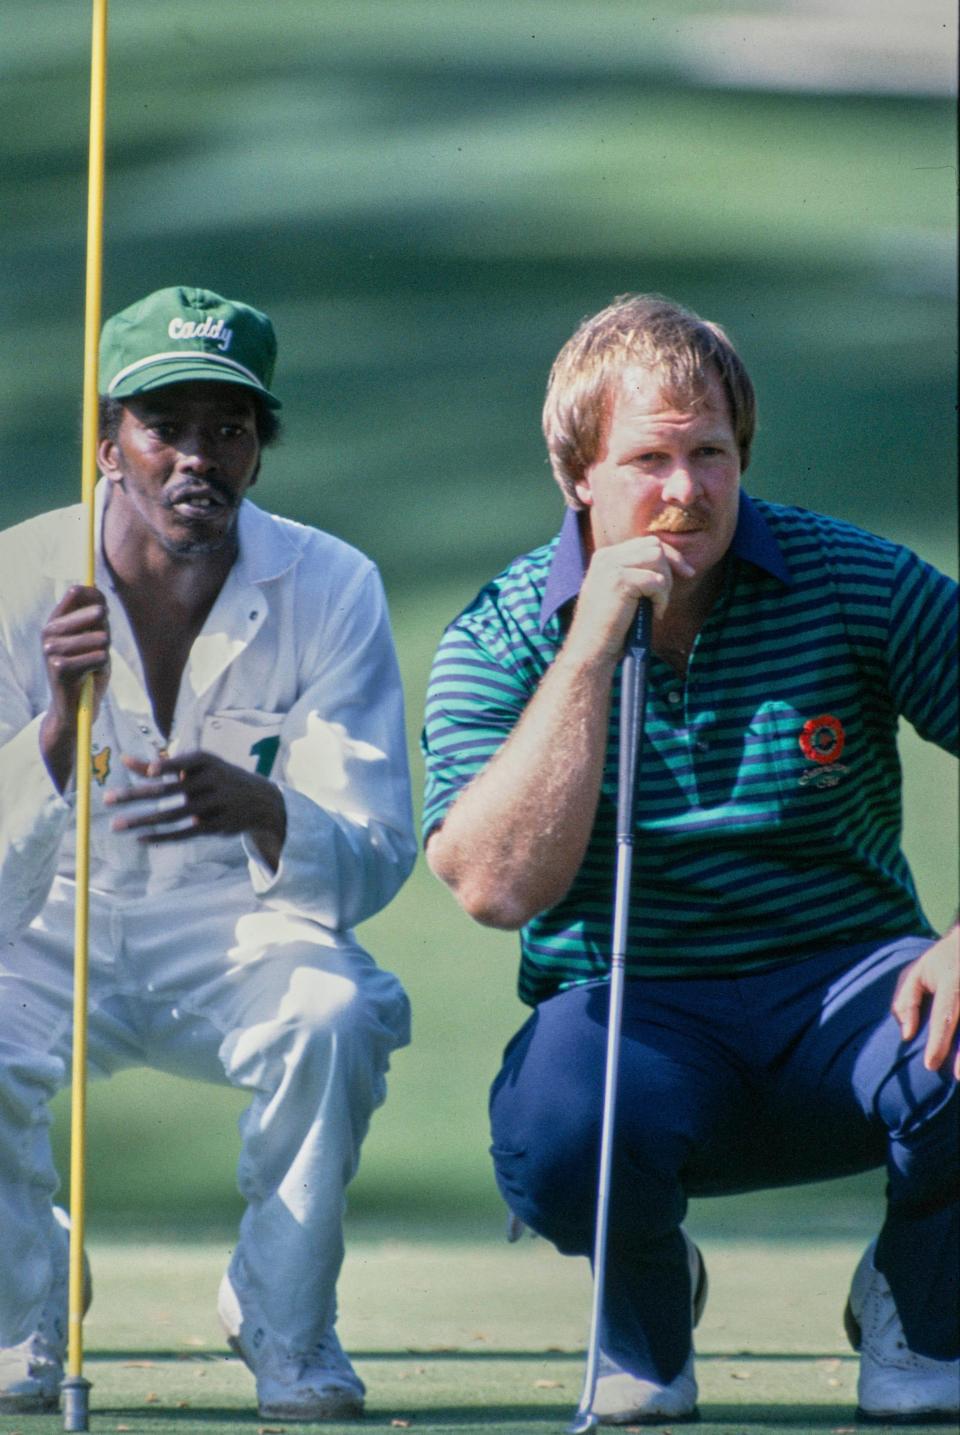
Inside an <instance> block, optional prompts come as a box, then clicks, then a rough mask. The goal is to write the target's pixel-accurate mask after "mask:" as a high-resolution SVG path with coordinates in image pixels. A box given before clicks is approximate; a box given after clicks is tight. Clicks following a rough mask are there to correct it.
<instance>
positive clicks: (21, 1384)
mask: <svg viewBox="0 0 960 1435" xmlns="http://www.w3.org/2000/svg"><path fill="white" fill-rule="evenodd" d="M53 1214H54V1218H55V1219H56V1222H57V1225H58V1226H59V1227H60V1229H61V1231H62V1232H63V1239H62V1244H61V1246H60V1248H59V1249H58V1251H57V1253H56V1258H55V1265H54V1273H53V1280H52V1282H51V1285H50V1291H49V1294H48V1295H47V1299H46V1301H45V1302H44V1304H43V1307H42V1309H41V1311H40V1319H39V1320H38V1322H37V1328H36V1330H35V1331H34V1332H33V1334H32V1335H29V1336H28V1337H27V1339H26V1340H23V1341H21V1342H20V1344H19V1345H11V1346H7V1347H6V1348H5V1349H0V1414H3V1415H35V1414H40V1413H42V1412H43V1411H50V1410H56V1409H57V1408H58V1406H59V1404H60V1382H61V1380H62V1379H63V1358H64V1356H65V1354H66V1350H67V1281H68V1275H69V1264H68V1249H69V1238H70V1237H69V1232H70V1219H69V1217H68V1216H67V1213H66V1211H64V1210H61V1208H60V1207H59V1206H54V1208H53ZM92 1299H93V1283H92V1281H91V1278H90V1263H89V1261H88V1260H87V1256H86V1252H84V1257H83V1310H84V1314H86V1312H87V1311H88V1310H89V1309H90V1302H91V1300H92Z"/></svg>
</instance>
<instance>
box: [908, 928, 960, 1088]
mask: <svg viewBox="0 0 960 1435" xmlns="http://www.w3.org/2000/svg"><path fill="white" fill-rule="evenodd" d="M892 1010H893V1014H894V1016H895V1017H896V1019H897V1021H898V1022H899V1023H900V1033H901V1035H902V1037H903V1039H904V1041H910V1040H911V1038H912V1037H914V1036H916V1034H917V1032H918V1031H919V1029H920V1024H921V1022H922V1021H923V1019H924V1016H926V1018H927V1045H926V1049H925V1051H924V1054H923V1064H924V1066H925V1067H926V1068H927V1070H928V1071H937V1070H939V1068H940V1067H941V1066H942V1065H943V1064H944V1062H945V1061H947V1060H948V1058H949V1056H950V1048H951V1046H952V1045H954V1044H955V1040H956V1035H957V1025H958V1022H960V927H956V926H954V927H951V929H950V931H949V932H947V933H946V934H945V935H944V936H942V937H941V938H940V940H939V941H938V942H934V944H933V946H932V947H928V948H927V950H926V951H925V952H924V953H923V956H921V957H918V958H917V960H916V961H915V962H913V963H911V965H910V966H909V967H907V969H906V971H905V972H904V973H903V975H902V976H901V978H900V981H899V984H898V986H897V991H896V995H895V996H894V998H893V1007H892ZM953 1074H954V1076H955V1077H957V1078H958V1079H960V1050H958V1051H957V1052H956V1054H955V1056H954V1060H953Z"/></svg>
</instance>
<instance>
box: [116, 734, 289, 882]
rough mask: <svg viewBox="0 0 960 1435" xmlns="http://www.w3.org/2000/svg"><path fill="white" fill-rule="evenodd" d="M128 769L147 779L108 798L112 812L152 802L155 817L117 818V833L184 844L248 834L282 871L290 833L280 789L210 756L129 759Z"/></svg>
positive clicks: (126, 761) (153, 841)
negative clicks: (193, 839)
mask: <svg viewBox="0 0 960 1435" xmlns="http://www.w3.org/2000/svg"><path fill="white" fill-rule="evenodd" d="M123 763H124V766H125V767H126V768H127V769H128V770H129V771H130V772H133V773H136V775H137V776H138V777H142V778H145V779H147V780H146V781H145V782H142V783H136V784H135V785H134V786H132V787H128V788H112V789H111V790H110V791H109V792H107V793H106V794H105V796H104V799H103V800H104V802H105V803H106V804H107V805H109V806H110V807H121V806H125V805H127V804H129V803H142V802H146V801H149V802H151V803H152V804H153V805H152V807H151V810H150V811H149V812H140V813H135V814H134V815H132V816H129V817H127V816H118V817H115V818H114V820H113V823H112V827H113V830H114V832H135V833H137V834H138V840H139V841H141V842H148V843H151V844H156V843H159V842H183V841H186V840H188V839H189V838H191V837H204V836H209V835H211V834H217V833H219V834H240V833H245V834H247V835H248V836H249V837H250V838H251V840H252V841H254V842H256V844H257V846H258V847H259V848H260V851H261V852H262V853H263V855H264V857H265V859H266V860H267V862H268V863H269V864H270V866H272V867H273V868H274V870H276V868H277V866H278V865H279V862H280V849H281V848H282V846H283V841H284V838H285V836H286V830H287V817H286V807H285V806H284V801H283V796H282V794H281V792H280V789H279V788H278V787H276V786H275V785H274V783H272V782H269V781H268V780H267V779H266V778H265V777H260V776H259V775H258V774H257V773H255V772H245V771H244V770H243V768H241V767H236V766H235V765H234V764H233V763H232V762H226V761H224V759H223V758H222V757H216V756H215V755H214V754H213V753H210V752H190V753H182V754H180V755H178V756H176V757H166V758H155V759H153V760H152V761H150V762H144V761H143V760H141V759H140V758H136V757H129V756H126V755H125V756H124V758H123Z"/></svg>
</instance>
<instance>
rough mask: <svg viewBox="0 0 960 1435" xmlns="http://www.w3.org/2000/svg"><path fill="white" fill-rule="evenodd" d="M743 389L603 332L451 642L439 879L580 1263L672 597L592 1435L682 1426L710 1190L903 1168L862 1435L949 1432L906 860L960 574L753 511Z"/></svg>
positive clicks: (858, 1292)
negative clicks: (490, 973)
mask: <svg viewBox="0 0 960 1435" xmlns="http://www.w3.org/2000/svg"><path fill="white" fill-rule="evenodd" d="M754 426H755V401H754V391H753V386H752V383H751V381H750V378H749V376H748V374H747V371H746V368H745V366H744V364H743V361H742V360H741V358H740V356H739V355H738V353H737V352H736V350H735V348H734V347H733V345H732V343H731V342H730V340H729V338H728V337H727V335H726V334H725V333H724V331H723V330H722V329H721V328H720V327H719V326H718V325H716V324H713V323H708V322H706V321H704V320H702V319H700V318H699V317H698V316H697V315H695V314H693V313H692V312H690V311H689V310H687V309H684V308H682V307H681V306H679V305H676V304H673V303H671V302H669V301H667V300H665V299H662V298H660V297H659V296H649V295H628V296H625V297H623V298H621V299H618V300H616V301H615V302H614V303H613V304H612V305H610V306H609V307H608V308H606V309H605V310H603V311H602V312H601V313H599V314H597V315H594V316H593V317H591V318H589V319H587V320H585V321H584V323H583V324H582V325H581V327H580V328H579V329H578V330H577V332H576V333H575V334H574V335H573V337H572V338H571V339H570V340H569V341H568V343H567V344H566V345H565V346H564V348H563V349H562V351H561V352H560V354H559V356H558V358H557V359H556V362H555V363H554V366H553V370H552V373H551V376H550V381H549V385H548V390H547V398H546V405H545V408H544V432H545V435H546V442H547V448H548V452H549V455H550V461H551V465H552V468H553V472H554V475H555V477H556V479H557V481H558V483H559V485H560V488H561V490H562V493H563V498H564V502H565V504H566V514H565V517H564V519H563V524H562V527H561V529H560V532H559V534H558V535H557V536H556V537H555V538H554V539H553V540H552V541H551V542H549V543H546V544H545V545H544V546H543V547H540V548H537V549H535V550H534V551H533V552H531V553H527V554H524V555H523V556H522V557H520V558H518V559H516V560H515V561H514V562H513V563H512V564H511V565H510V566H509V567H508V568H507V569H506V570H505V571H504V572H503V573H501V574H500V575H499V576H498V577H496V578H494V579H493V580H492V582H490V583H489V584H488V585H487V586H486V587H485V588H484V589H483V590H482V591H481V592H480V594H479V595H478V596H477V597H476V599H475V600H474V601H473V602H472V603H471V604H470V605H469V606H468V607H467V608H466V610H465V611H464V612H463V613H462V614H461V615H460V616H459V617H458V618H457V619H456V620H455V621H454V622H453V623H452V624H451V625H450V627H449V628H448V630H447V631H446V633H445V635H444V637H443V640H442V642H441V645H440V649H439V652H438V654H437V658H436V661H435V664H434V670H433V675H432V678H431V684H430V693H429V698H428V708H427V719H426V726H425V731H424V750H425V754H426V759H427V765H428V790H427V797H426V804H425V811H424V828H425V834H426V839H427V855H428V859H429V861H430V864H431V866H432V868H433V870H434V871H435V872H436V873H437V874H438V876H439V877H441V878H442V879H443V881H444V882H446V883H447V884H448V885H449V886H450V887H451V888H452V890H453V892H454V894H455V895H456V897H457V900H458V901H459V902H460V904H461V905H462V907H463V908H464V909H465V910H466V911H467V912H468V913H469V914H470V915H471V916H472V917H474V918H475V919H476V920H478V921H480V922H484V923H487V924H489V925H490V926H494V927H502V928H518V929H519V930H520V945H521V962H520V994H521V997H522V998H523V999H524V1000H525V1001H526V1002H527V1003H528V1004H529V1005H530V1006H531V1007H532V1008H533V1014H532V1015H531V1016H530V1018H529V1020H528V1021H527V1022H526V1024H525V1025H524V1026H523V1027H522V1028H521V1030H520V1031H519V1032H518V1033H517V1035H516V1036H515V1037H514V1039H513V1041H512V1042H511V1043H510V1045H509V1046H508V1047H507V1050H506V1052H505V1054H504V1059H503V1065H502V1068H501V1070H500V1073H499V1075H498V1076H497V1078H496V1080H495V1082H494V1084H493V1089H492V1093H491V1120H492V1131H493V1147H492V1150H493V1159H494V1165H495V1169H496V1175H497V1180H498V1183H499V1185H500V1189H501V1191H502V1192H503V1195H504V1197H505V1199H506V1201H507V1203H508V1205H509V1206H510V1207H511V1209H512V1210H513V1212H514V1213H515V1214H516V1215H517V1216H518V1217H519V1218H520V1219H521V1220H522V1221H524V1222H526V1223H527V1224H528V1225H529V1226H531V1227H532V1228H533V1229H534V1230H536V1231H539V1232H540V1233H542V1234H543V1235H545V1236H547V1237H549V1239H550V1240H551V1241H553V1242H554V1244H555V1245H556V1246H557V1248H558V1249H559V1250H560V1251H562V1252H565V1253H568V1254H579V1255H589V1254H590V1253H591V1252H592V1250H593V1231H594V1216H595V1210H596V1200H597V1170H598V1145H599V1132H600V1123H601V1111H602V1102H603V1063H604V1056H605V1036H606V1020H607V997H608V978H609V953H610V939H611V900H612V892H613V884H614V836H615V809H616V793H617V773H618V757H619V754H618V732H617V727H616V723H615V722H614V721H612V718H614V717H615V715H616V712H617V709H618V707H619V685H620V666H619V660H620V657H621V655H622V652H623V648H624V642H625V638H626V635H627V633H628V630H629V628H630V627H631V625H632V623H633V620H634V616H635V614H636V611H637V606H638V602H639V600H640V599H641V598H649V599H650V600H651V603H652V606H653V629H652V633H653V637H652V653H651V657H650V664H649V672H648V677H647V714H646V733H645V740H644V750H643V758H642V766H641V774H640V783H639V791H638V795H637V803H636V821H635V826H634V832H633V839H634V845H633V851H634V856H633V880H632V891H631V904H630V910H631V920H630V927H629V934H628V941H627V965H626V974H627V982H626V993H625V999H624V1016H623V1028H622V1046H621V1058H620V1085H619V1098H618V1101H617V1106H616V1115H617V1121H616V1127H615V1134H614V1155H613V1175H612V1184H611V1194H610V1208H609V1222H610V1224H609V1233H608V1265H607V1272H606V1282H607V1284H606V1304H605V1311H604V1322H603V1325H602V1328H601V1339H600V1350H601V1360H600V1365H599V1379H598V1381H597V1385H596V1397H595V1400H594V1404H593V1411H594V1413H595V1414H596V1415H598V1416H599V1417H600V1418H601V1420H602V1421H603V1422H604V1423H610V1424H619V1423H639V1424H643V1423H656V1424H661V1423H662V1422H664V1421H669V1422H671V1423H674V1422H679V1421H682V1420H685V1419H692V1418H694V1417H695V1415H696V1401H697V1384H696V1376H695V1370H694V1359H693V1348H692V1325H693V1323H694V1317H695V1313H696V1312H697V1311H698V1310H699V1307H700V1305H701V1304H702V1299H703V1296H704V1291H705V1272H704V1268H703V1260H702V1257H701V1255H700V1253H699V1251H698V1250H697V1248H696V1246H695V1245H694V1244H693V1242H692V1241H691V1240H690V1238H689V1237H688V1236H687V1234H686V1232H685V1231H684V1229H683V1226H682V1222H683V1220H684V1215H685V1212H686V1208H687V1201H688V1198H689V1197H690V1196H691V1195H722V1194H724V1193H729V1192H735V1191H746V1190H752V1189H759V1188H762V1187H771V1186H778V1185H785V1184H792V1183H797V1182H802V1181H810V1180H822V1179H825V1178H829V1177H833V1176H839V1175H846V1174H850V1173H853V1172H857V1171H862V1170H865V1169H868V1168H871V1167H876V1166H882V1165H884V1164H885V1165H886V1169H887V1175H888V1194H887V1204H886V1212H885V1215H884V1217H883V1221H882V1225H881V1228H880V1231H879V1235H878V1237H877V1239H876V1241H875V1242H872V1243H871V1245H870V1247H869V1248H868V1250H867V1251H866V1252H865V1253H864V1255H863V1258H862V1260H861V1261H860V1263H859V1265H858V1267H857V1269H856V1271H855V1272H854V1274H853V1280H852V1286H851V1291H850V1300H849V1304H848V1307H847V1312H846V1319H847V1329H848V1333H849V1334H850V1336H851V1339H852V1340H853V1341H854V1343H855V1344H856V1345H857V1346H858V1347H859V1348H860V1351H861V1359H860V1375H859V1387H858V1391H859V1404H860V1409H861V1411H862V1413H863V1414H864V1415H865V1416H866V1417H867V1418H874V1419H879V1420H884V1421H888V1422H889V1423H891V1424H894V1423H899V1422H909V1421H916V1420H919V1419H924V1420H926V1419H930V1420H939V1419H945V1420H954V1421H955V1420H956V1418H957V1414H958V1404H960V1399H958V1397H960V1362H958V1355H960V1334H958V1292H957V1277H958V1270H960V1253H958V1224H960V1223H958V1205H957V1197H958V1164H957V1105H958V1102H957V1075H958V1068H960V1058H958V1057H957V1055H956V1050H957V1025H958V1010H960V955H958V941H957V929H956V928H953V929H952V930H951V931H950V932H949V933H947V934H946V935H945V936H943V937H938V936H937V933H936V932H935V931H934V930H933V928H932V927H931V925H930V923H929V922H928V921H927V919H926V917H925V916H924V913H923V911H922V910H921V908H920V905H919V902H918V899H917V894H916V891H915V888H914V884H913V880H912V878H911V875H910V871H909V868H908V866H907V863H906V861H905V859H904V856H903V853H902V851H901V847H900V837H901V791H900V787H901V777H900V766H899V762H898V757H897V743H896V729H897V723H898V719H899V718H900V717H901V716H902V717H904V718H906V719H907V720H908V721H909V722H910V723H912V724H913V726H914V727H915V728H916V729H917V731H918V732H919V733H920V734H921V736H922V737H924V738H926V739H927V740H929V741H931V742H934V743H936V744H938V745H940V746H942V747H944V748H946V749H948V750H949V751H951V752H953V753H956V751H957V684H956V677H957V672H956V615H957V606H956V599H957V590H956V584H955V583H953V582H951V581H950V580H949V579H948V578H946V577H945V576H944V575H943V574H941V573H939V572H937V571H936V570H935V569H933V568H932V567H930V566H929V565H928V564H927V563H925V562H924V561H922V559H921V558H919V557H918V556H916V555H915V554H914V553H912V552H910V551H908V550H907V549H906V548H904V547H901V546H900V545H898V544H895V543H892V542H888V541H886V540H885V539H883V538H880V537H876V536H875V535H873V534H871V533H867V532H864V531H862V530H860V529H858V528H855V527H853V526H851V525H850V524H848V523H845V522H840V521H837V520H835V519H832V518H829V517H826V516H823V515H820V514H816V513H812V512H809V511H807V510H806V509H804V508H800V507H787V506H784V505H780V504H774V503H770V502H766V501H764V500H762V499H760V498H754V497H749V496H748V495H747V493H746V492H745V491H744V490H743V489H742V487H741V482H740V480H741V474H742V473H743V472H744V470H745V469H746V468H747V465H748V463H749V460H750V451H751V443H752V439H753V434H754Z"/></svg>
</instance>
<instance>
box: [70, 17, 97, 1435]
mask: <svg viewBox="0 0 960 1435" xmlns="http://www.w3.org/2000/svg"><path fill="white" fill-rule="evenodd" d="M106 98H107V0H93V36H92V44H91V52H90V144H89V160H88V182H87V276H86V308H85V316H84V342H83V457H82V470H81V474H82V478H81V485H82V496H83V505H84V510H85V519H86V576H85V579H84V581H85V582H86V583H87V584H88V585H92V584H93V583H94V580H95V571H96V532H95V524H94V503H93V495H94V488H95V486H96V480H97V434H98V395H97V363H98V357H99V348H100V291H101V275H102V272H103V170H104V130H105V119H106ZM92 728H93V678H92V677H87V678H86V680H85V681H84V684H83V691H82V694H81V698H80V710H79V713H78V716H77V761H76V768H77V872H76V879H77V907H76V923H75V928H74V976H73V1075H72V1083H73V1084H72V1105H71V1111H70V1227H71V1230H70V1283H69V1294H68V1301H67V1314H68V1330H69V1339H68V1347H67V1377H66V1379H65V1380H64V1382H63V1398H64V1410H63V1415H64V1419H63V1428H64V1429H65V1430H88V1429H89V1428H90V1382H89V1380H86V1379H84V1375H83V1316H84V1280H83V1245H84V1224H85V1220H84V1218H85V1210H84V1177H85V1168H86V1123H87V989H88V980H87V974H88V967H89V952H88V931H89V898H90V760H91V732H92Z"/></svg>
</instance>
